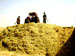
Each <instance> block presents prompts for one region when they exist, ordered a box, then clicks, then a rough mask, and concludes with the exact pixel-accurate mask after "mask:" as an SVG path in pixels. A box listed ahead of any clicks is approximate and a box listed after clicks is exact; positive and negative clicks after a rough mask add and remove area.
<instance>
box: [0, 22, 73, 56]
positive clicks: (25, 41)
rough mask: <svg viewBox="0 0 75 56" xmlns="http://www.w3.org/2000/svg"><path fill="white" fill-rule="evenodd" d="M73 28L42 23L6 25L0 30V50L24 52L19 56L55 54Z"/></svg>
mask: <svg viewBox="0 0 75 56" xmlns="http://www.w3.org/2000/svg"><path fill="white" fill-rule="evenodd" d="M73 30H74V28H73V27H70V28H68V27H60V26H56V25H52V24H44V23H27V24H19V25H15V26H8V27H7V28H5V29H4V30H3V31H1V32H0V50H4V51H13V52H17V53H23V54H25V55H23V54H21V56H22V55H23V56H27V55H28V56H56V54H57V52H58V51H59V50H60V49H61V47H62V46H63V45H64V43H66V41H67V40H68V39H69V37H70V36H71V34H72V32H73ZM17 53H16V54H15V55H16V56H17V55H18V54H17ZM12 55H14V54H12Z"/></svg>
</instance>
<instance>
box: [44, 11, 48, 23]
mask: <svg viewBox="0 0 75 56" xmlns="http://www.w3.org/2000/svg"><path fill="white" fill-rule="evenodd" d="M46 20H47V16H46V14H45V12H44V15H43V23H46Z"/></svg>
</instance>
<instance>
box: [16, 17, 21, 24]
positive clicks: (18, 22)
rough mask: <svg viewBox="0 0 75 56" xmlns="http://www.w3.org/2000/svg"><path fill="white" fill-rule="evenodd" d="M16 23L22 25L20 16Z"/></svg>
mask: <svg viewBox="0 0 75 56" xmlns="http://www.w3.org/2000/svg"><path fill="white" fill-rule="evenodd" d="M16 23H17V24H20V16H18V18H17V22H16Z"/></svg>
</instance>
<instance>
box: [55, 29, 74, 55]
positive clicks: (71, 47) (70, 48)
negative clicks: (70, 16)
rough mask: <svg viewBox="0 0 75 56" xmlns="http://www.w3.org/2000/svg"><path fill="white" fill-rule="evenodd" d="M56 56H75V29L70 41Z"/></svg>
mask: <svg viewBox="0 0 75 56" xmlns="http://www.w3.org/2000/svg"><path fill="white" fill-rule="evenodd" d="M56 56H75V28H74V31H73V33H72V35H71V36H70V38H69V39H68V41H67V42H66V43H65V44H64V45H63V46H62V48H61V49H60V50H59V51H58V53H57V54H56Z"/></svg>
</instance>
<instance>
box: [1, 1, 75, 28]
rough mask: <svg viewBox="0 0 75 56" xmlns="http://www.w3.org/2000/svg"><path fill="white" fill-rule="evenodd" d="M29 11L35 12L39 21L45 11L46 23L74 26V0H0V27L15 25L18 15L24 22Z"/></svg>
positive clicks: (41, 19)
mask: <svg viewBox="0 0 75 56" xmlns="http://www.w3.org/2000/svg"><path fill="white" fill-rule="evenodd" d="M29 12H36V13H37V14H38V17H39V19H40V22H41V23H42V21H43V12H45V13H46V15H47V24H56V25H60V26H75V0H0V27H7V26H12V25H15V23H16V19H17V17H18V16H20V19H21V24H24V20H25V18H26V17H27V16H28V13H29Z"/></svg>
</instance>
